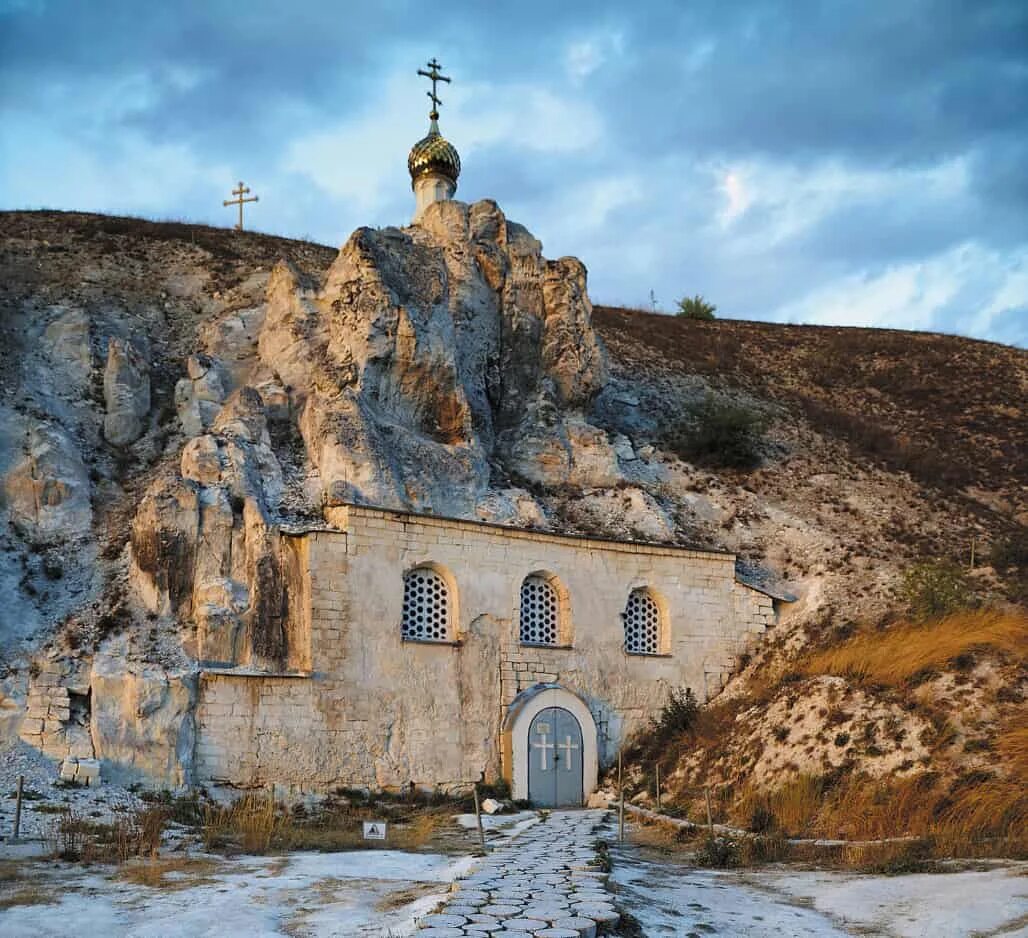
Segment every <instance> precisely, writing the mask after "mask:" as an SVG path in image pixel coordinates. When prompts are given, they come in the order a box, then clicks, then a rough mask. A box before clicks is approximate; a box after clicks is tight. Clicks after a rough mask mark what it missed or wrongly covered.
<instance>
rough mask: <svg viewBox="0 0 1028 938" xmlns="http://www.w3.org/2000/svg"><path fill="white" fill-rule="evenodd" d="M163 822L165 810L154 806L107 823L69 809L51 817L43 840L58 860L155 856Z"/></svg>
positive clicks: (99, 860) (111, 860)
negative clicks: (52, 818) (50, 823)
mask: <svg viewBox="0 0 1028 938" xmlns="http://www.w3.org/2000/svg"><path fill="white" fill-rule="evenodd" d="M167 822H168V816H167V812H165V811H164V810H163V809H162V808H157V807H146V808H142V809H140V810H138V811H134V812H131V813H128V814H123V815H119V816H118V817H116V818H115V819H114V821H112V822H111V823H110V824H101V823H97V822H95V821H93V820H91V819H89V818H88V817H85V816H84V815H82V814H81V813H79V812H77V811H74V810H69V811H68V812H67V813H66V814H62V815H59V816H58V817H56V818H55V819H54V822H53V824H52V825H51V826H50V828H49V830H48V831H47V833H46V838H45V839H46V842H47V846H48V847H49V849H50V853H51V855H52V856H55V857H60V858H61V859H62V860H70V861H77V860H82V861H84V862H86V863H124V862H126V861H127V860H129V859H130V858H132V857H139V856H157V853H158V851H159V850H160V846H161V836H162V834H163V832H164V828H165V826H166V825H167Z"/></svg>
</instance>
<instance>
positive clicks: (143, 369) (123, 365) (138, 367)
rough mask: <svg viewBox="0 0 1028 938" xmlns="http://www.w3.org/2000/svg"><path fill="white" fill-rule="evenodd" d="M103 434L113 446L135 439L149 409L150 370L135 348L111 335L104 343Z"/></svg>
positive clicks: (142, 427) (139, 433) (141, 431)
mask: <svg viewBox="0 0 1028 938" xmlns="http://www.w3.org/2000/svg"><path fill="white" fill-rule="evenodd" d="M104 399H105V400H106V403H107V413H106V416H105V417H104V436H105V437H106V438H107V440H108V442H110V443H113V444H114V445H115V446H124V445H126V444H128V443H133V442H135V441H136V440H138V439H139V437H140V436H141V435H142V433H143V430H144V428H145V427H144V422H143V421H144V418H145V417H146V415H147V414H148V413H149V412H150V372H149V370H148V369H147V366H146V361H145V360H144V358H143V356H142V355H141V354H140V353H139V351H138V350H137V349H136V348H135V346H133V345H132V344H131V343H129V342H123V341H122V340H121V339H116V338H112V339H111V340H110V342H109V343H108V345H107V368H106V370H105V371H104Z"/></svg>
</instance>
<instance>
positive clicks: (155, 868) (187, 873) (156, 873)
mask: <svg viewBox="0 0 1028 938" xmlns="http://www.w3.org/2000/svg"><path fill="white" fill-rule="evenodd" d="M217 866H218V864H217V861H215V860H212V859H210V858H206V857H169V858H163V859H159V860H158V859H152V860H141V861H139V862H136V863H130V864H127V865H126V866H124V867H122V868H121V869H120V870H118V873H117V876H116V878H117V879H120V880H123V881H124V882H127V883H133V884H135V885H136V886H149V887H150V888H152V889H168V890H175V889H189V888H191V887H193V886H199V885H203V884H205V883H213V882H216V880H215V879H213V878H212V877H211V876H210V874H211V873H213V872H214V871H215V869H217Z"/></svg>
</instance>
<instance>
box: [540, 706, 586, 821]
mask: <svg viewBox="0 0 1028 938" xmlns="http://www.w3.org/2000/svg"><path fill="white" fill-rule="evenodd" d="M528 800H529V801H531V802H532V804H534V805H536V806H537V807H540V808H566V807H569V806H577V805H580V804H581V803H582V800H583V798H582V727H581V726H580V725H579V723H578V720H576V719H575V717H574V715H573V714H571V713H569V712H568V711H567V710H565V709H564V708H563V707H547V708H546V709H545V710H542V711H540V712H539V713H537V714H536V716H535V719H534V720H532V724H531V726H530V727H529V730H528Z"/></svg>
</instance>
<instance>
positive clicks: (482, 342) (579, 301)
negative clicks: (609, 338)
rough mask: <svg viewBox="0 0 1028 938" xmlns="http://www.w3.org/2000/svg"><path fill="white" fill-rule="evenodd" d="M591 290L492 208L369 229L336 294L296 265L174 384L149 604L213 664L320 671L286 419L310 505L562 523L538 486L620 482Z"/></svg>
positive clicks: (330, 279) (446, 208)
mask: <svg viewBox="0 0 1028 938" xmlns="http://www.w3.org/2000/svg"><path fill="white" fill-rule="evenodd" d="M585 278H586V275H585V268H584V267H583V266H582V264H581V263H580V262H579V261H577V260H574V259H573V258H562V259H561V260H558V261H547V260H545V259H544V258H543V256H542V250H541V245H540V244H539V242H538V241H537V240H536V239H535V238H533V237H532V236H531V235H530V234H529V233H528V232H527V231H526V230H525V229H524V228H522V227H521V226H520V225H516V224H514V223H513V222H509V221H507V219H506V218H504V216H503V214H502V213H501V212H500V210H499V208H498V207H497V206H496V204H495V203H493V202H479V203H476V204H475V205H470V206H469V205H464V204H462V203H459V202H441V203H438V204H435V205H432V206H431V207H430V208H429V209H428V210H427V211H426V212H425V213H424V215H423V217H422V220H421V223H420V224H419V225H416V226H413V227H411V228H407V229H403V230H401V229H397V228H387V229H383V230H379V231H376V230H372V229H370V228H361V229H359V230H358V231H356V232H355V233H354V234H353V235H352V236H351V238H350V239H349V241H348V242H347V243H346V244H345V245H344V246H343V248H342V250H341V251H340V252H339V255H338V257H337V258H336V260H335V262H334V263H333V265H332V266H331V268H330V269H329V270H328V272H327V274H326V276H325V278H324V283H323V284H320V285H319V284H317V283H314V282H312V281H309V280H306V279H305V278H304V276H303V275H302V274H301V273H300V272H299V271H298V270H297V269H296V268H294V267H292V266H291V265H289V264H288V263H286V262H281V263H279V264H278V265H277V266H276V267H275V269H274V270H273V271H272V272H271V275H270V276H269V277H268V283H267V303H266V305H265V306H264V308H262V309H253V310H251V309H248V310H246V311H244V312H245V316H244V315H242V314H240V313H238V312H235V311H232V312H230V313H229V314H228V317H229V319H230V320H231V322H230V323H229V325H223V324H221V320H218V321H214V322H212V323H209V324H208V325H207V326H205V330H204V332H205V335H207V336H208V338H209V339H211V343H209V344H208V351H211V350H213V351H215V352H216V353H217V354H203V355H193V356H192V357H190V358H189V359H188V362H187V377H185V378H183V379H181V380H180V381H179V382H178V384H177V386H176V389H175V400H176V407H177V409H178V413H179V418H180V422H181V425H182V428H183V430H184V431H185V432H186V433H187V434H188V435H189V436H190V437H191V439H189V440H188V442H186V444H185V446H184V447H183V450H182V453H181V458H180V461H179V471H178V473H176V474H174V475H165V476H163V477H162V478H159V479H158V480H156V481H155V482H154V483H153V484H152V485H151V487H150V489H149V490H148V492H147V494H146V496H145V497H144V498H143V500H142V502H141V504H140V506H139V508H138V510H137V512H136V516H135V520H134V522H133V526H132V537H131V544H132V550H131V567H130V578H131V582H132V584H133V586H134V587H135V592H136V595H137V596H138V597H139V598H140V600H141V601H142V603H143V604H144V605H145V607H146V608H147V609H148V610H149V611H150V613H152V614H154V615H157V616H159V617H167V618H176V619H178V620H179V621H180V622H181V623H183V624H185V625H186V627H185V628H183V630H182V643H183V647H184V649H185V650H186V652H187V653H188V654H189V655H190V656H191V657H193V658H195V659H199V660H201V661H204V662H207V663H209V664H217V665H232V666H248V667H258V668H273V669H281V668H289V667H293V668H295V667H302V666H303V660H302V659H303V655H302V650H300V649H298V648H296V647H295V646H294V645H293V644H291V642H290V635H291V634H292V630H293V628H294V625H295V623H293V622H292V621H291V618H290V617H291V616H292V615H294V613H293V611H292V610H291V604H290V603H289V602H288V595H289V593H290V590H291V589H293V588H294V586H293V582H292V573H291V571H292V570H293V569H294V562H293V558H292V557H291V554H290V549H289V548H288V546H287V545H286V543H285V542H284V541H283V539H282V538H281V537H280V535H279V528H278V525H279V523H280V522H281V521H284V520H287V519H288V517H289V511H288V508H286V507H284V505H288V504H291V503H290V502H289V499H288V498H285V499H284V496H286V495H289V496H290V497H295V494H296V493H295V492H287V491H286V485H285V483H284V481H283V472H282V466H281V464H280V463H279V460H278V458H277V456H276V451H275V450H274V449H273V447H272V444H271V436H270V434H269V424H270V425H271V426H272V427H273V428H276V434H277V438H278V439H279V441H280V443H281V440H283V439H287V440H288V439H291V440H294V441H295V443H296V444H297V445H299V446H300V447H302V449H303V454H302V456H300V457H298V456H297V454H296V452H295V449H288V448H287V451H286V453H285V458H286V459H287V462H288V463H289V464H290V466H291V468H292V469H293V470H295V468H296V466H297V465H300V466H301V468H302V470H303V473H304V475H303V477H302V479H303V484H304V486H308V485H309V483H311V480H313V482H312V484H313V486H314V488H315V490H316V491H308V492H306V495H305V497H308V498H309V501H310V502H311V503H313V504H314V505H316V506H318V507H320V508H321V509H328V510H330V509H332V508H333V507H335V506H338V505H340V504H344V503H348V502H357V503H365V504H373V505H378V506H384V507H391V508H400V509H411V510H415V511H418V510H421V511H425V510H428V511H433V512H436V513H438V514H444V515H451V516H457V517H467V518H483V519H489V520H494V521H499V522H501V523H505V524H514V525H519V526H535V527H545V526H546V525H547V523H548V519H547V517H546V514H545V513H544V511H543V508H542V506H541V505H540V504H539V503H538V502H537V501H536V499H535V498H534V497H533V496H532V495H531V494H530V493H529V492H528V491H527V490H526V489H525V488H523V487H519V485H518V482H519V481H520V480H524V481H525V482H526V483H530V484H533V485H541V486H544V487H545V486H553V487H559V488H561V489H562V490H567V489H572V490H574V489H579V490H586V489H593V488H608V487H611V486H614V485H616V484H618V483H619V482H620V481H621V480H622V477H621V475H620V474H619V463H618V456H617V454H616V452H615V449H614V446H613V445H612V444H611V442H610V441H609V440H608V438H607V435H606V433H604V432H603V431H602V430H600V429H598V428H596V427H594V426H592V425H591V424H589V422H588V420H587V417H586V414H587V412H588V409H589V407H590V405H591V403H592V401H593V399H594V398H595V396H596V395H597V394H598V393H599V391H600V390H601V389H602V388H603V385H604V383H605V381H606V378H607V365H606V360H605V355H604V352H603V349H602V347H601V345H600V342H599V340H598V339H597V337H596V334H595V333H594V331H593V328H592V324H591V307H590V304H589V299H588V296H587V294H586V289H585ZM251 337H253V338H251ZM228 362H231V367H229V365H228V364H227V363H228ZM296 434H298V437H297V436H296ZM279 451H280V452H281V450H279ZM308 476H309V478H308ZM296 478H297V477H296V476H293V480H294V482H295V480H296ZM294 488H295V485H294ZM315 510H316V509H315ZM292 606H294V607H295V606H296V604H292Z"/></svg>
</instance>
